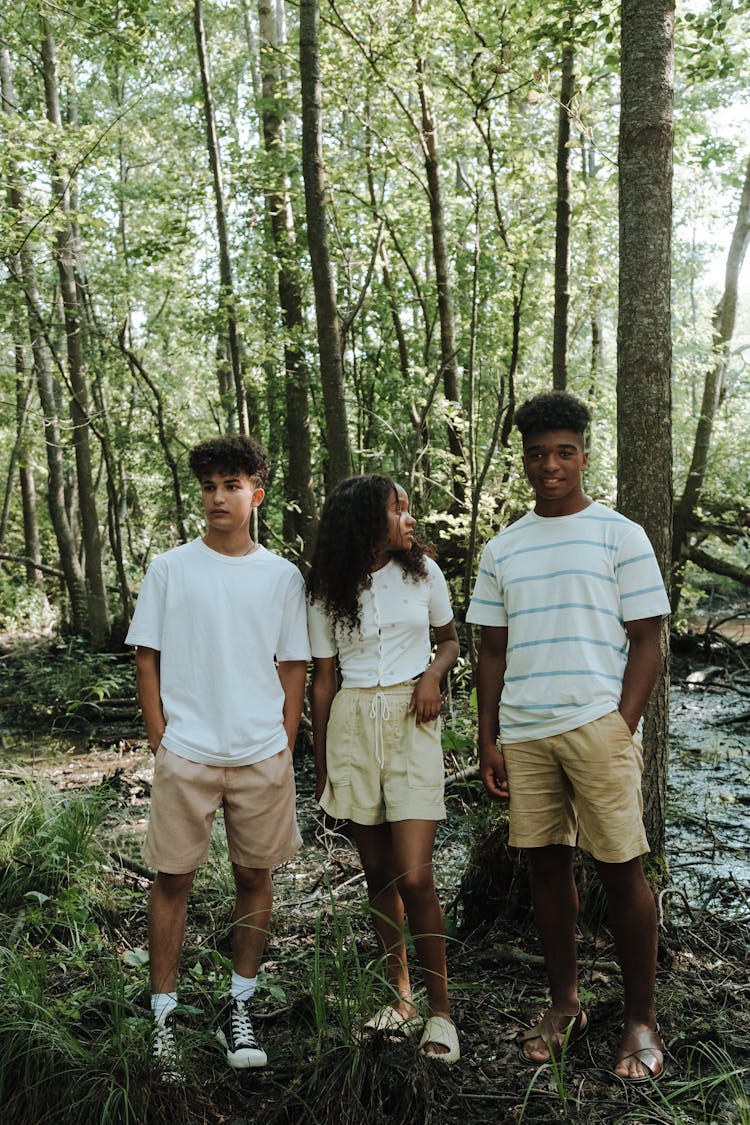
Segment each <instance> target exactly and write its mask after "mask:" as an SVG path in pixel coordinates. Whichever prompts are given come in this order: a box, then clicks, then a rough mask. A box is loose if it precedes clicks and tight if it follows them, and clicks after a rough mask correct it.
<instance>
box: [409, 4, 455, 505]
mask: <svg viewBox="0 0 750 1125" xmlns="http://www.w3.org/2000/svg"><path fill="white" fill-rule="evenodd" d="M412 8H413V11H414V12H415V13H418V12H419V11H420V8H421V0H412ZM425 71H426V62H425V59H424V58H422V57H418V58H417V88H418V91H419V104H420V108H421V111H422V122H421V130H420V141H421V145H422V153H423V156H424V166H425V172H426V175H427V189H428V192H429V200H430V230H431V234H432V254H433V264H434V267H435V284H436V287H437V297H438V313H439V316H440V364H441V371H442V379H443V393H444V395H445V397H446V399H447V400H448V402H449V403H450V404H451V405H450V407H449V409H450V411H451V413H450V414H449V416H448V448H449V450H450V453H451V457H452V460H453V466H452V477H453V495H454V505H453V507H454V508H458V507H461V506H462V505H463V503H464V501H465V499H466V466H465V459H466V455H465V453H464V448H463V442H462V440H461V434H460V418H461V388H460V381H459V376H458V347H457V344H456V320H455V313H454V309H453V292H452V288H451V282H450V273H449V269H448V240H447V236H446V229H445V210H444V207H443V192H442V184H441V177H440V163H439V161H438V148H437V122H436V120H435V114H434V111H433V108H432V105H431V103H430V100H429V97H428V95H427V89H426V82H425Z"/></svg>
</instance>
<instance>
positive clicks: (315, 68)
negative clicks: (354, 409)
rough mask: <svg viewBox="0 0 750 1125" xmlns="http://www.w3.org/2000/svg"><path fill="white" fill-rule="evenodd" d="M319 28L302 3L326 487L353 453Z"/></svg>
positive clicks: (305, 143)
mask: <svg viewBox="0 0 750 1125" xmlns="http://www.w3.org/2000/svg"><path fill="white" fill-rule="evenodd" d="M319 30H320V5H319V3H318V0H301V4H300V40H299V52H300V75H301V80H302V171H303V175H304V180H305V208H306V213H307V244H308V247H309V250H310V263H311V265H312V276H313V286H314V289H315V316H316V319H317V325H318V350H319V353H320V381H321V384H322V387H323V406H324V411H325V420H326V448H327V450H328V466H327V469H328V471H327V474H326V476H327V479H328V484H329V486H330V485H334V484H337V483H338V482H339V481H341V480H344V479H345V478H346V477H349V476H351V475H352V452H351V446H350V443H349V429H348V425H347V417H346V399H345V388H344V364H343V357H342V354H341V334H340V332H339V314H338V307H337V304H336V293H335V289H334V282H333V269H332V268H331V256H330V252H329V247H328V231H327V226H326V203H325V191H326V188H325V172H324V167H323V131H322V122H321V94H320V57H319V52H320V43H319Z"/></svg>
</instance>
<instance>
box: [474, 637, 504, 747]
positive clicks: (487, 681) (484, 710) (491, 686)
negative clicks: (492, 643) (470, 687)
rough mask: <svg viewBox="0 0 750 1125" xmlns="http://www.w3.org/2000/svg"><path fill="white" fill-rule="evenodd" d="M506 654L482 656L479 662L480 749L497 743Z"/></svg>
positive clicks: (478, 713) (478, 731)
mask: <svg viewBox="0 0 750 1125" xmlns="http://www.w3.org/2000/svg"><path fill="white" fill-rule="evenodd" d="M505 664H506V661H505V655H504V654H503V655H500V656H499V655H493V656H489V655H486V656H484V657H483V656H482V655H481V653H480V656H479V662H478V664H477V718H478V722H477V742H478V745H479V751H480V753H481V752H482V750H483V749H490V748H493V747H495V746H496V745H497V740H498V737H499V735H500V717H499V708H500V697H501V695H502V693H503V684H504V682H505Z"/></svg>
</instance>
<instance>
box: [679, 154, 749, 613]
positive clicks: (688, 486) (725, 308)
mask: <svg viewBox="0 0 750 1125" xmlns="http://www.w3.org/2000/svg"><path fill="white" fill-rule="evenodd" d="M749 244H750V161H748V165H747V168H746V170H745V183H744V186H743V188H742V195H741V197H740V205H739V208H738V210H737V221H736V222H735V226H734V232H733V234H732V241H731V243H730V246H729V253H728V255H727V264H726V269H725V273H724V292H723V294H722V297H721V300H720V301H719V303H718V305H717V306H716V309H715V311H714V316H713V361H712V363H711V366H710V367H709V369H708V371H707V372H706V378H705V381H704V383H703V399H702V401H701V408H700V416H699V418H698V425H697V427H696V430H695V441H694V443H693V455H692V458H691V460H690V469H689V470H688V475H687V479H686V481H685V487H684V489H683V493H682V496H681V497H680V500H679V502H678V503H677V505H676V507H675V514H674V535H673V540H672V562H673V566H674V569H673V575H672V611H673V612H676V610H677V608H678V606H679V603H680V595H681V593H682V584H683V579H684V568H685V560H686V558H689V557H690V556H689V554H687V548H688V540H689V537H690V532H691V529H692V525H693V522H694V520H695V512H696V509H697V507H698V502H699V500H700V495H701V490H702V488H703V482H704V480H705V477H706V467H707V465H708V455H709V452H710V449H711V435H712V433H713V427H714V420H715V418H716V412H717V410H718V409H719V404H720V402H721V400H722V397H723V395H724V389H725V385H726V373H727V365H728V363H729V352H730V345H731V343H732V336H733V335H734V325H735V320H736V319H737V288H738V284H739V278H740V271H741V269H742V264H743V262H744V260H745V254H746V253H747V248H748V245H749Z"/></svg>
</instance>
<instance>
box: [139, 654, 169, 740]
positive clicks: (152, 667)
mask: <svg viewBox="0 0 750 1125" xmlns="http://www.w3.org/2000/svg"><path fill="white" fill-rule="evenodd" d="M160 669H161V653H160V652H159V650H158V649H156V648H146V647H145V646H144V645H138V647H137V648H136V650H135V682H136V687H137V688H138V702H139V703H140V705H141V712H142V713H143V723H144V726H145V727H146V737H147V738H148V744H149V746H150V747H151V752H152V753H153V754H155V753H156V751H157V750H158V749H159V747H160V745H161V740H162V737H163V735H164V731H165V729H166V726H167V723H166V720H165V718H164V709H163V707H162V704H161V674H160Z"/></svg>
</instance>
